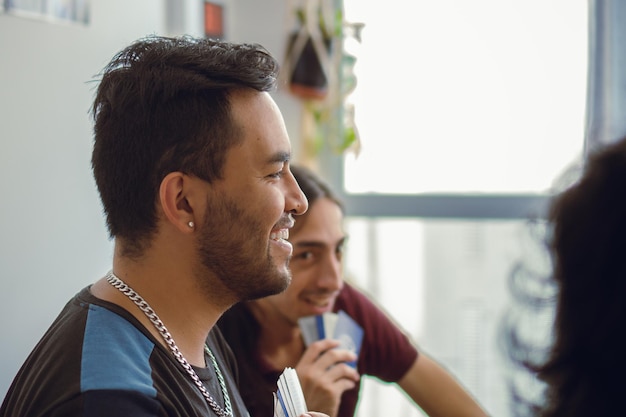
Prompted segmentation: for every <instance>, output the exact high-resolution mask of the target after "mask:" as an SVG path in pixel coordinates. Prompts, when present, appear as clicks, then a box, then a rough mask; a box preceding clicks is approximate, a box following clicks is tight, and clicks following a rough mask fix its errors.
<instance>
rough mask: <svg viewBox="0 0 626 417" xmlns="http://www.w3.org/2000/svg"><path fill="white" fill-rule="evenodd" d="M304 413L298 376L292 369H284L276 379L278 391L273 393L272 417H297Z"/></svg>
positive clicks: (304, 403) (302, 395)
mask: <svg viewBox="0 0 626 417" xmlns="http://www.w3.org/2000/svg"><path fill="white" fill-rule="evenodd" d="M306 412H307V408H306V402H305V401H304V394H303V393H302V387H301V386H300V380H299V379H298V374H297V373H296V370H295V369H293V368H285V370H284V371H283V373H282V374H281V375H280V377H279V378H278V390H277V391H276V392H275V393H274V417H299V416H300V415H301V414H303V413H306Z"/></svg>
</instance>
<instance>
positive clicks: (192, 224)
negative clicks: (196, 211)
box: [187, 222, 195, 229]
mask: <svg viewBox="0 0 626 417" xmlns="http://www.w3.org/2000/svg"><path fill="white" fill-rule="evenodd" d="M187 226H189V227H190V228H191V229H193V227H194V226H195V224H194V223H193V222H189V223H187Z"/></svg>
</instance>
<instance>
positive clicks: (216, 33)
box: [204, 1, 224, 39]
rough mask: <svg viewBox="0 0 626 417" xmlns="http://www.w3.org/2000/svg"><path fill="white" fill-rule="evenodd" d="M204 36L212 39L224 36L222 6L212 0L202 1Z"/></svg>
mask: <svg viewBox="0 0 626 417" xmlns="http://www.w3.org/2000/svg"><path fill="white" fill-rule="evenodd" d="M204 36H205V37H207V38H213V39H223V38H224V7H223V6H222V4H220V3H216V2H213V1H205V2H204Z"/></svg>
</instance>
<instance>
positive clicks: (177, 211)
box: [159, 172, 201, 233]
mask: <svg viewBox="0 0 626 417" xmlns="http://www.w3.org/2000/svg"><path fill="white" fill-rule="evenodd" d="M197 182H198V181H194V179H193V178H192V177H190V176H188V175H185V174H183V173H182V172H170V173H169V174H167V175H166V176H165V178H163V181H161V187H160V189H159V200H160V203H161V207H162V209H163V213H164V215H165V217H166V218H167V220H168V221H169V222H170V223H171V224H172V225H174V226H175V227H176V228H177V229H178V230H180V231H181V232H183V233H191V232H193V231H194V229H195V227H196V224H197V223H196V219H200V218H201V217H200V212H201V209H200V207H199V206H198V203H199V201H200V200H199V196H200V193H199V192H198V189H197V188H198V184H197Z"/></svg>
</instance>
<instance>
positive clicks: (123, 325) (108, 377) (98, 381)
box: [80, 305, 156, 398]
mask: <svg viewBox="0 0 626 417" xmlns="http://www.w3.org/2000/svg"><path fill="white" fill-rule="evenodd" d="M153 349H154V343H152V342H151V341H150V339H148V338H147V337H146V336H145V335H144V334H143V333H141V332H140V331H139V330H138V329H137V328H135V327H134V326H133V325H132V324H131V323H130V322H128V321H127V320H126V319H124V318H123V317H121V316H119V315H117V314H115V313H113V312H112V311H110V310H107V309H106V308H103V307H100V306H95V305H91V306H90V308H89V314H88V316H87V324H86V326H85V336H84V340H83V356H82V363H81V377H80V386H81V392H86V391H89V390H111V389H118V390H131V391H137V392H140V393H142V394H145V395H148V396H149V397H152V398H155V397H156V389H155V388H154V386H153V383H152V370H151V367H150V354H151V352H152V350H153Z"/></svg>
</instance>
